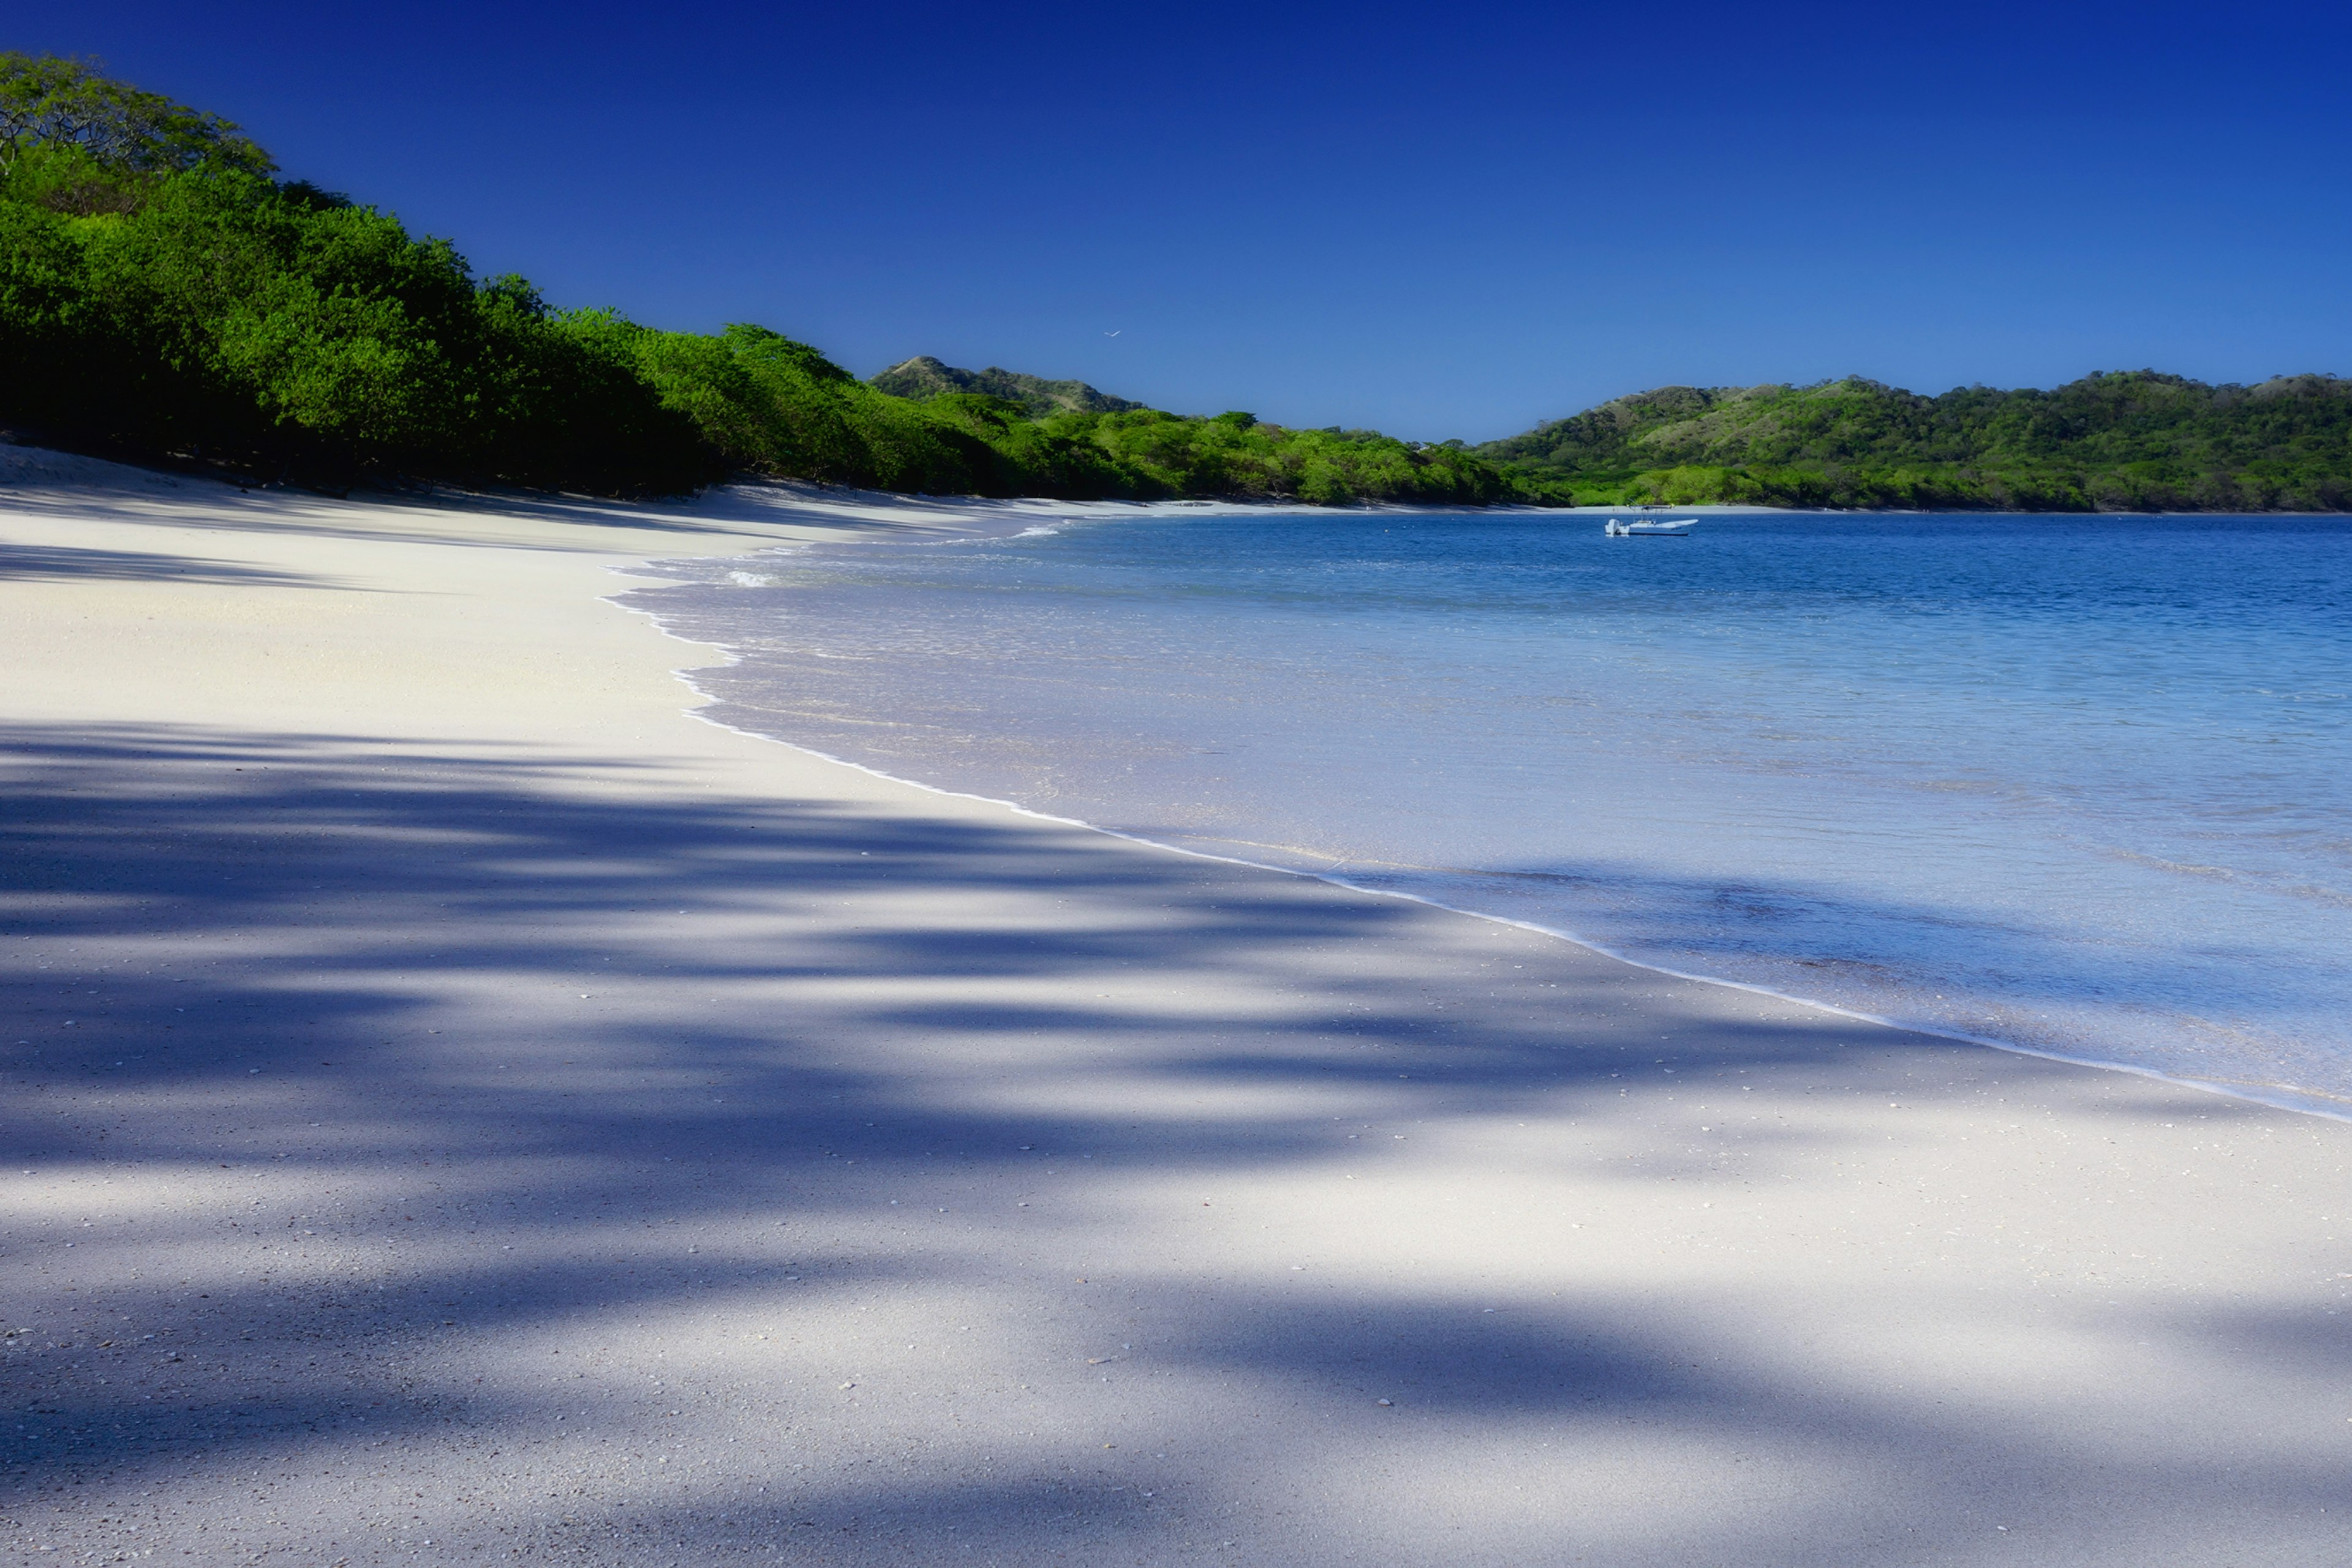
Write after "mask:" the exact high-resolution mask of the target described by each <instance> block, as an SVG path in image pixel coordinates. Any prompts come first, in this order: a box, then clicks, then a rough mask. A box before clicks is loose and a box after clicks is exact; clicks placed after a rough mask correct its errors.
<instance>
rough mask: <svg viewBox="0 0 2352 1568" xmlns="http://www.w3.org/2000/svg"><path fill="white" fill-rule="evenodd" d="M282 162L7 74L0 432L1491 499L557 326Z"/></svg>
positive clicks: (655, 335) (104, 445)
mask: <svg viewBox="0 0 2352 1568" xmlns="http://www.w3.org/2000/svg"><path fill="white" fill-rule="evenodd" d="M275 173H276V166H275V165H274V164H273V163H272V162H271V160H270V159H269V156H268V154H267V153H264V152H263V151H262V150H261V149H260V148H259V147H257V146H255V145H254V144H253V142H250V141H248V140H247V139H246V138H245V137H243V136H241V135H239V134H238V133H237V128H236V126H235V125H233V124H231V123H229V122H228V121H224V120H221V119H220V118H218V117H217V116H214V115H210V114H205V113H204V112H202V111H199V110H193V109H189V108H186V107H184V106H183V105H179V104H175V103H173V102H172V101H170V100H167V99H163V98H160V97H158V96H156V95H154V94H152V93H146V92H142V91H140V90H138V89H135V88H131V87H130V86H127V85H126V84H124V83H121V82H117V81H113V80H110V79H108V78H106V77H104V76H101V75H100V74H99V73H98V72H97V71H96V70H94V69H93V68H90V67H89V66H87V65H84V64H81V63H79V62H77V61H71V60H59V59H55V58H33V57H29V56H26V55H21V54H8V55H0V422H5V423H6V424H8V425H9V426H12V427H14V428H16V429H18V430H19V431H23V432H27V433H31V434H34V435H36V436H37V437H43V438H47V439H50V440H56V441H62V442H66V443H68V444H76V445H85V446H90V447H98V448H100V449H104V450H110V451H117V452H121V453H123V454H126V455H130V456H134V457H151V458H152V457H167V456H168V457H175V458H184V459H196V460H203V461H210V462H215V463H221V464H226V465H229V466H232V467H234V468H240V469H244V470H248V471H260V472H264V473H268V474H271V475H278V476H289V477H292V478H294V479H299V480H302V481H304V482H309V483H314V484H315V483H331V484H332V483H347V482H349V481H350V480H352V479H357V478H360V477H362V476H370V475H373V476H379V477H385V478H392V477H405V478H415V479H444V480H455V481H458V482H461V483H469V484H487V483H506V484H519V485H526V486H539V487H547V488H554V489H587V490H595V491H600V492H605V493H629V492H642V491H656V490H676V489H688V488H690V487H692V486H694V485H697V484H700V483H703V482H707V481H709V480H711V479H719V478H722V477H724V476H725V475H727V474H729V473H732V472H744V471H750V472H754V473H761V474H767V475H774V476H780V477H791V478H802V479H821V480H827V481H832V482H836V483H842V484H853V485H863V486H872V487H877V488H881V489H901V490H919V491H929V492H933V493H951V494H982V495H997V496H1006V495H1024V494H1027V495H1050V496H1066V497H1080V498H1091V497H1108V496H1129V497H1137V498H1149V497H1159V496H1170V495H1252V496H1296V497H1299V498H1301V499H1305V500H1316V501H1333V502H1336V501H1345V500H1351V499H1355V498H1359V497H1387V496H1394V497H1399V498H1406V499H1416V500H1448V501H1483V500H1492V499H1496V498H1499V497H1503V496H1506V495H1507V494H1508V493H1509V488H1508V486H1507V483H1506V482H1505V481H1504V480H1503V479H1501V477H1500V475H1499V474H1498V473H1497V472H1496V470H1495V468H1493V467H1492V466H1491V465H1489V464H1486V463H1485V462H1482V461H1480V460H1479V459H1476V458H1471V457H1469V456H1467V455H1466V454H1465V453H1464V452H1463V451H1461V450H1460V449H1459V448H1438V449H1433V450H1430V451H1423V449H1421V448H1419V447H1414V446H1411V445H1408V444H1406V443H1403V442H1399V441H1392V440H1390V439H1387V438H1386V437H1380V436H1377V435H1374V434H1371V433H1369V432H1343V431H1287V430H1279V429H1276V428H1275V427H1274V426H1266V425H1261V424H1259V423H1257V422H1256V421H1255V420H1253V419H1251V418H1249V417H1248V416H1245V415H1244V416H1233V415H1227V416H1220V417H1218V418H1216V419H1187V418H1179V417H1177V416H1171V415H1166V414H1157V413H1152V412H1150V411H1149V410H1144V409H1141V408H1139V405H1133V404H1129V403H1127V402H1125V401H1124V400H1121V399H1117V398H1108V397H1104V396H1102V395H1100V394H1097V393H1095V392H1094V391H1093V389H1092V388H1083V392H1084V394H1085V395H1083V396H1080V395H1075V394H1073V393H1072V392H1071V389H1075V388H1080V386H1081V384H1078V383H1053V382H1041V381H1038V380H1037V379H1036V378H1034V377H1027V376H1014V375H1012V374H1010V373H1003V372H997V373H993V374H983V375H980V376H972V375H971V374H970V373H962V372H957V373H952V374H949V375H945V376H943V377H941V378H939V379H940V380H941V381H943V382H944V383H945V384H939V385H932V384H923V385H919V386H914V387H910V388H909V390H912V391H915V392H917V393H918V394H919V395H918V396H916V397H904V396H895V395H891V394H890V393H888V392H886V391H884V390H882V389H880V388H878V387H876V386H872V385H869V384H866V383H863V382H860V381H858V380H856V378H855V377H853V376H851V375H850V374H848V373H847V372H845V371H844V370H843V369H841V367H839V366H838V365H835V364H834V363H832V362H831V361H829V360H827V359H826V358H825V357H824V355H823V354H821V353H817V352H816V351H815V350H814V349H812V348H809V347H808V346H807V345H805V344H803V343H799V342H793V340H791V339H789V338H786V337H783V336H782V335H781V334H779V333H776V332H772V331H768V330H766V329H764V328H761V327H753V326H733V327H730V328H728V329H727V330H726V331H723V332H720V333H718V334H717V335H715V336H714V335H705V334H699V333H689V332H668V331H656V330H655V329H652V328H649V327H643V326H639V325H637V324H636V323H635V322H632V321H626V320H624V319H623V318H621V317H619V316H617V315H615V314H614V313H612V312H610V311H601V310H577V311H565V310H552V309H551V308H550V307H549V306H548V305H547V304H546V302H545V301H543V300H541V298H540V297H539V295H538V293H537V292H536V291H535V290H533V289H532V288H531V287H530V284H529V283H527V282H525V281H524V280H523V279H519V278H511V277H509V278H497V279H476V278H475V277H474V276H473V275H472V273H471V271H470V270H469V268H467V264H466V261H465V258H463V257H461V256H460V255H458V254H457V251H456V249H454V248H453V247H451V246H450V245H449V244H448V243H447V242H446V241H444V240H438V239H419V238H416V237H413V236H411V235H410V234H409V233H408V232H407V231H406V230H405V229H404V228H403V227H402V226H401V225H400V224H399V222H398V221H397V220H396V219H394V218H393V217H392V216H389V215H387V214H384V213H381V212H378V211H376V210H375V209H373V208H372V207H367V206H362V205H354V204H353V203H352V202H351V201H349V200H347V199H345V198H343V197H341V196H338V195H331V194H329V193H326V192H323V191H320V190H318V189H317V188H315V187H313V186H311V185H309V184H301V183H291V184H281V183H278V181H276V180H275V179H273V177H272V176H273V175H274V174H275ZM932 363H936V362H932ZM900 368H901V369H904V368H905V367H900ZM939 368H940V371H942V372H946V370H947V367H945V366H940V367H939ZM959 378H961V379H959ZM1005 392H1009V393H1012V394H1013V395H1014V396H1013V398H1010V399H1008V398H1007V397H1005V396H1002V395H992V394H997V393H1005ZM1041 393H1042V394H1043V397H1042V400H1041V399H1040V394H1041ZM1024 403H1034V404H1037V406H1036V407H1034V408H1033V407H1031V406H1024ZM1037 413H1043V414H1045V417H1044V418H1038V417H1035V416H1034V415H1035V414H1037Z"/></svg>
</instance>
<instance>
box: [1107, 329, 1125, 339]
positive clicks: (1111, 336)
mask: <svg viewBox="0 0 2352 1568" xmlns="http://www.w3.org/2000/svg"><path fill="white" fill-rule="evenodd" d="M1119 331H1126V329H1125V328H1124V327H1122V328H1120V329H1119ZM1103 336H1105V337H1107V338H1115V337H1117V336H1118V332H1105V333H1104V334H1103Z"/></svg>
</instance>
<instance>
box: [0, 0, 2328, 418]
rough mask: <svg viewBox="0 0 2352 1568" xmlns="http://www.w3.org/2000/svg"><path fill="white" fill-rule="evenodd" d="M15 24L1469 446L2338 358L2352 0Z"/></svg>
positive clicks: (1051, 350)
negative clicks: (1913, 395) (1687, 417)
mask: <svg viewBox="0 0 2352 1568" xmlns="http://www.w3.org/2000/svg"><path fill="white" fill-rule="evenodd" d="M11 10H12V12H13V13H14V15H13V16H12V18H11V20H10V21H9V23H8V25H7V26H6V27H5V29H0V32H5V37H0V47H20V48H28V49H33V50H47V51H51V52H55V53H60V54H67V53H72V54H82V55H96V56H99V57H100V58H103V59H104V60H105V61H106V63H107V65H108V66H109V68H110V69H111V70H112V71H113V72H114V74H117V75H120V76H122V77H125V78H127V79H130V80H132V81H134V82H137V83H138V84H140V85H141V86H142V87H146V88H150V89H154V90H157V91H162V92H166V93H169V94H171V95H173V97H176V98H180V99H183V100H187V101H190V102H193V103H195V104H197V105H199V106H200V107H203V108H206V109H211V110H215V111H217V112H220V113H223V114H226V115H227V116H228V117H229V118H231V119H233V120H236V121H239V122H241V123H242V124H244V125H245V126H246V127H247V130H248V131H249V132H251V133H252V134H253V135H254V136H255V137H256V139H257V140H258V141H260V142H262V144H263V145H264V146H267V147H268V148H269V149H270V151H271V152H273V153H275V154H277V156H278V160H279V162H280V163H282V164H283V165H284V167H285V170H286V172H287V174H289V175H298V176H301V177H304V178H308V179H312V180H315V181H317V182H318V183H319V184H322V185H326V186H328V187H330V188H331V189H335V190H341V191H346V192H349V193H351V194H352V195H354V196H356V197H358V198H360V199H362V200H363V201H368V202H372V203H373V204H375V205H379V206H382V207H384V208H386V209H388V210H391V211H393V212H396V213H398V214H399V215H400V216H401V217H402V218H404V220H406V221H407V222H408V224H409V225H410V226H411V227H412V228H415V229H421V230H423V231H425V232H428V233H432V234H437V235H446V236H447V237H451V238H453V239H455V240H456V241H457V244H458V246H459V247H460V248H461V249H462V250H463V251H464V252H465V253H466V254H467V256H468V257H469V258H472V260H473V262H474V264H475V266H476V268H478V270H480V271H482V272H485V273H494V272H504V271H519V272H522V273H524V274H526V275H527V276H529V277H530V279H533V280H534V281H535V282H537V283H538V284H539V285H540V286H541V289H543V290H544V291H545V292H546V293H547V295H548V296H549V298H551V299H552V300H556V301H558V302H560V303H564V304H575V305H586V304H595V305H612V306H616V307H618V308H619V309H621V310H624V311H625V312H627V313H628V314H629V315H631V316H634V317H635V318H637V319H639V320H641V321H648V322H651V323H654V324H656V325H659V326H666V327H678V328H690V329H709V328H713V327H716V326H718V325H719V324H721V323H723V322H726V321H760V322H763V323H765V324H767V325H770V326H772V327H775V328H777V329H779V330H781V331H786V332H789V333H791V334H793V336H795V337H800V338H803V339H805V340H807V341H809V342H814V343H815V344H816V345H817V346H818V347H820V348H822V349H824V351H825V352H826V353H830V354H831V355H833V356H834V357H835V359H837V360H839V361H840V362H841V363H844V364H845V365H847V366H848V367H849V368H850V369H852V370H854V371H856V372H857V373H858V374H871V373H873V372H874V371H877V370H878V369H880V368H882V367H883V366H884V365H886V364H888V363H893V362H895V361H897V360H899V359H903V358H906V357H908V355H912V354H917V353H933V354H937V355H939V356H940V358H942V359H945V360H947V361H949V362H950V363H955V364H963V365H971V366H975V367H976V366H980V365H984V364H991V363H995V364H1003V365H1005V366H1007V367H1010V368H1013V369H1016V370H1028V371H1034V372H1036V373H1038V374H1045V375H1057V376H1058V375H1075V376H1079V377H1083V378H1084V379H1086V380H1087V381H1091V382H1093V383H1095V384H1097V385H1099V386H1101V387H1103V388H1104V389H1105V390H1107V391H1109V392H1114V393H1117V394H1119V395H1123V396H1128V397H1136V398H1140V399H1143V400H1145V401H1148V402H1150V403H1153V404H1155V405H1160V406H1162V407H1168V408H1174V409H1178V410H1181V411H1184V412H1190V413H1213V412H1216V411H1218V410H1220V409H1224V408H1247V409H1250V410H1252V411H1254V412H1255V413H1257V414H1259V415H1261V416H1265V417H1266V418H1269V419H1276V420H1279V421H1281V422H1283V423H1286V424H1299V425H1329V424H1343V425H1363V426H1376V427H1378V428H1381V429H1385V430H1389V431H1391V432H1392V433H1394V434H1397V435H1401V436H1406V437H1416V438H1421V439H1429V440H1434V439H1442V438H1444V437H1449V436H1460V437H1465V438H1467V439H1471V440H1481V439H1486V438H1487V437H1496V436H1502V435H1507V434H1510V433H1512V432H1514V431H1517V430H1519V429H1522V428H1524V427H1526V426H1529V425H1532V424H1534V423H1535V422H1536V421H1538V419H1542V418H1547V417H1555V416H1560V415H1564V414H1569V413H1572V412H1574V411H1576V410H1577V409H1580V408H1582V407H1585V406H1588V405H1591V404H1593V403H1596V402H1599V401H1601V400H1603V399H1605V398H1608V397H1611V396H1613V395H1617V394H1619V393H1623V392H1629V391H1633V390H1637V389H1640V388H1643V387H1648V386H1654V385H1659V384H1669V383H1676V382H1681V383H1692V384H1717V385H1720V384H1753V383H1757V382H1763V381H1793V382H1806V381H1814V380H1819V379H1822V378H1823V377H1827V376H1834V375H1843V374H1863V375H1870V376H1875V377H1877V378H1878V379H1880V380H1883V381H1887V382H1892V383H1894V384H1897V385H1902V386H1908V387H1912V388H1914V389H1916V390H1921V391H1929V392H1937V391H1942V390H1945V389H1946V388H1948V387H1951V386H1954V385H1958V384H1965V383H1970V382H1984V383H1988V384H1995V385H2051V384H2055V383H2057V382H2061V381H2064V380H2068V379H2071V378H2072V377H2074V376H2076V375H2079V374H2084V372H2087V371H2091V370H2098V369H2137V368H2140V367H2143V366H2153V367H2156V368H2158V369H2166V370H2173V371H2178V372H2181V373H2183V374H2190V375H2195V376H2199V377H2200V378H2203V379H2206V380H2212V381H2247V380H2258V379H2260V378H2262V377H2263V376H2266V375H2270V374H2278V373H2283V372H2294V371H2305V370H2323V371H2332V372H2336V373H2339V374H2352V288H2347V282H2352V201H2347V196H2352V113H2347V110H2352V8H2347V7H2346V6H2344V5H2335V6H2330V7H2327V8H2326V9H2325V10H2322V9H2320V8H2318V7H2315V6H2305V5H2292V4H2289V5H2273V4H2263V5H2255V4H2245V3H2240V4H2236V5H2224V4H2221V3H2219V0H2205V3H2202V4H2197V5H2181V4H2170V3H2164V0H2153V3H2144V4H2110V5H2084V4H2068V3H2067V0H2047V3H2045V4H2041V5H2009V4H1981V5H1939V6H1932V7H1930V6H1918V5H1906V4H1904V3H1903V0H1879V3H1875V4H1869V5H1807V4H1801V3H1791V4H1779V5H1773V4H1764V3H1760V0H1748V3H1744V4H1739V5H1720V4H1713V3H1698V4H1683V5H1660V4H1647V5H1607V6H1590V5H1505V4H1496V5H1455V6H1449V7H1440V6H1423V5H1380V4H1354V5H1279V4H1276V5H1257V6H1246V5H1220V6H1213V7H1199V6H1184V7H1176V6H1168V5H1156V6H1155V5H1120V4H1117V3H1116V0H1112V3H1108V4H1105V3H1102V0H1096V3H1094V4H1089V5H1017V4H1015V5H973V4H969V3H966V4H957V5H935V4H930V3H928V0H926V3H922V4H899V5H889V4H874V3H871V0H869V3H866V4H856V3H854V0H852V3H844V0H835V3H831V4H824V5H802V4H785V5H757V6H755V5H725V4H717V3H711V0H669V3H667V4H663V5H609V4H585V5H569V6H562V7H558V6H552V5H550V6H544V7H541V6H520V5H503V4H498V3H493V0H474V3H468V4H462V5H461V4H449V3H446V0H422V3H404V4H399V5H381V6H367V7H358V6H329V5H319V4H317V3H316V0H306V3H304V4H300V5H294V4H275V3H262V0H254V3H249V4H243V5H207V4H202V3H199V0H181V3H145V4H120V5H118V4H109V3H107V0H84V3H83V4H81V5H71V6H52V7H47V8H44V9H42V10H41V11H39V12H38V13H34V12H32V11H31V10H30V9H29V8H26V7H11ZM1113 334H1116V335H1113Z"/></svg>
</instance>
